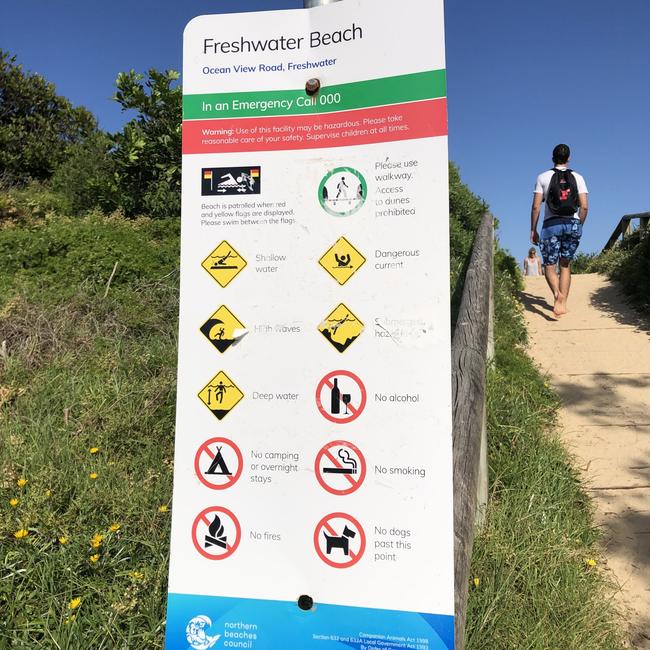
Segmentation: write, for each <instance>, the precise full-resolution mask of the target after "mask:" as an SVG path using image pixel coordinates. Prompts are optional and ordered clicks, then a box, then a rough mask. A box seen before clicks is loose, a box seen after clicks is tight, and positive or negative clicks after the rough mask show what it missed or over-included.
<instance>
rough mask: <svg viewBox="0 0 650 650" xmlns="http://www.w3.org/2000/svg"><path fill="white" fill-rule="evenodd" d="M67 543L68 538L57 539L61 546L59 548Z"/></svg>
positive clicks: (63, 536)
mask: <svg viewBox="0 0 650 650" xmlns="http://www.w3.org/2000/svg"><path fill="white" fill-rule="evenodd" d="M67 543H68V538H67V537H65V535H62V536H61V537H59V544H61V546H65V545H66V544H67Z"/></svg>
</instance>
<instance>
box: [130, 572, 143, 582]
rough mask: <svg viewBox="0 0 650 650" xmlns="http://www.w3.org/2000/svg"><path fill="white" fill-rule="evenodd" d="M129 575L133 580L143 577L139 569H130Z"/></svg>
mask: <svg viewBox="0 0 650 650" xmlns="http://www.w3.org/2000/svg"><path fill="white" fill-rule="evenodd" d="M129 576H130V577H131V578H133V579H134V580H142V578H144V573H140V571H131V573H129Z"/></svg>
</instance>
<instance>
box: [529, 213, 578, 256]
mask: <svg viewBox="0 0 650 650" xmlns="http://www.w3.org/2000/svg"><path fill="white" fill-rule="evenodd" d="M581 236H582V224H581V223H580V222H579V221H578V220H577V219H573V220H572V222H571V223H557V224H553V225H552V226H542V234H541V235H540V242H539V249H540V252H541V253H542V260H543V262H544V266H555V265H556V264H557V263H558V259H559V258H562V259H565V260H572V259H573V258H574V257H575V254H576V251H577V250H578V244H580V237H581Z"/></svg>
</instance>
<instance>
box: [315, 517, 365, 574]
mask: <svg viewBox="0 0 650 650" xmlns="http://www.w3.org/2000/svg"><path fill="white" fill-rule="evenodd" d="M314 547H315V548H316V553H317V554H318V557H319V558H320V559H321V560H323V562H325V564H327V565H329V566H331V567H333V568H334V569H347V568H348V567H351V566H353V565H355V564H356V563H357V562H358V561H359V560H360V559H361V558H362V557H363V553H364V551H365V550H366V533H365V532H364V530H363V528H362V526H361V524H360V523H359V522H358V521H357V520H356V519H355V518H354V517H353V516H352V515H348V514H346V513H344V512H332V513H331V514H329V515H325V517H323V518H322V519H321V520H320V521H319V522H318V524H316V529H315V530H314Z"/></svg>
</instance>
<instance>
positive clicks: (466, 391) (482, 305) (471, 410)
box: [451, 214, 494, 650]
mask: <svg viewBox="0 0 650 650" xmlns="http://www.w3.org/2000/svg"><path fill="white" fill-rule="evenodd" d="M493 251H494V222H493V219H492V215H490V214H485V215H484V216H483V220H482V222H481V225H480V226H479V229H478V232H477V233H476V238H475V240H474V247H473V249H472V256H471V258H470V263H469V267H468V269H467V275H466V276H465V284H464V286H463V295H462V299H461V303H460V311H459V313H458V320H457V322H456V329H455V330H454V337H453V341H452V349H451V359H452V392H453V395H452V400H453V402H452V407H453V421H454V425H453V438H454V535H455V551H454V555H455V558H454V559H455V571H454V576H455V582H456V608H455V609H456V650H464V647H465V638H464V637H465V623H466V619H467V594H468V586H469V577H470V576H469V569H470V560H471V556H472V546H473V543H474V528H475V521H476V510H477V493H478V489H477V488H478V485H477V484H478V481H479V473H480V472H479V465H480V459H481V437H482V432H483V428H484V424H485V383H486V382H485V373H486V367H487V361H486V359H487V353H488V341H489V330H490V326H489V320H490V313H491V309H490V301H491V289H490V287H491V284H492V271H493V268H492V265H493ZM486 440H487V439H486ZM485 473H486V475H487V469H486V470H485Z"/></svg>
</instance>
